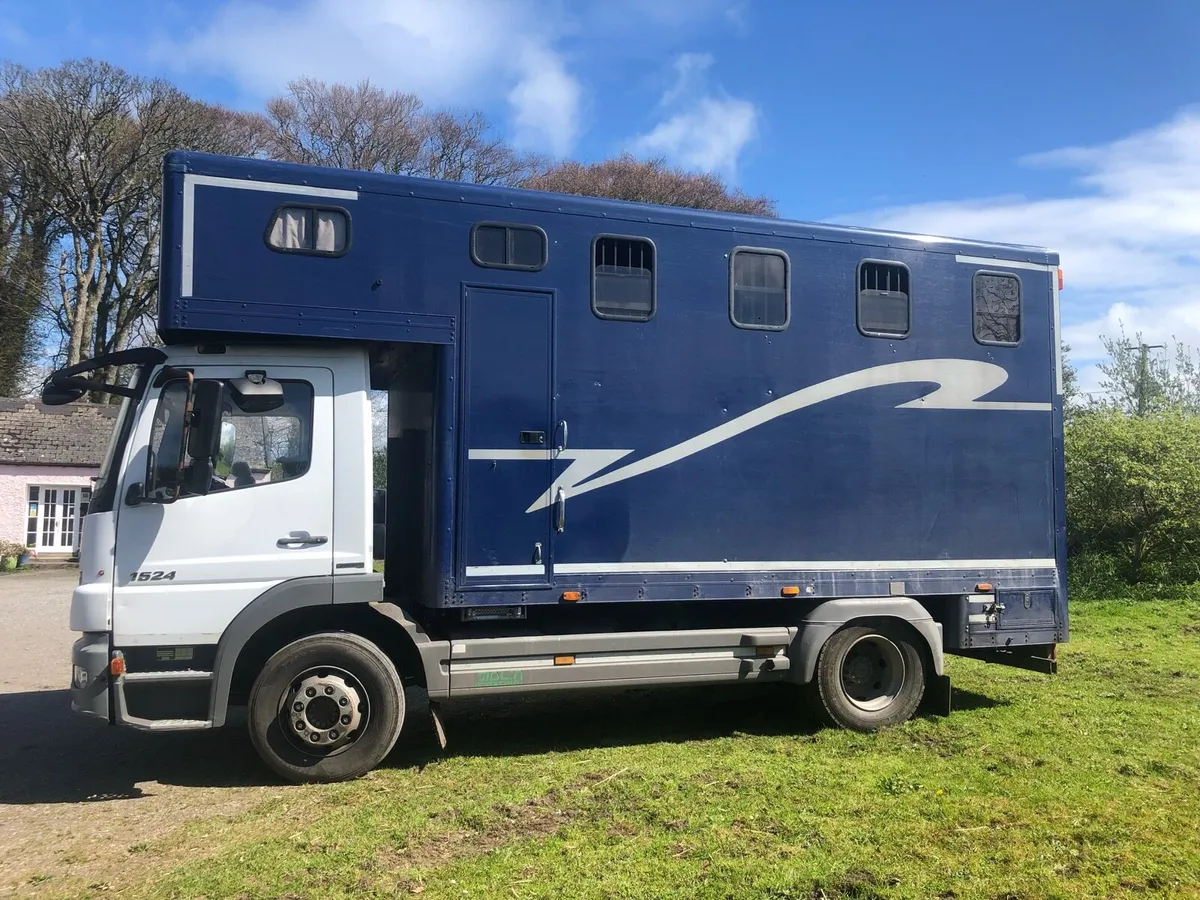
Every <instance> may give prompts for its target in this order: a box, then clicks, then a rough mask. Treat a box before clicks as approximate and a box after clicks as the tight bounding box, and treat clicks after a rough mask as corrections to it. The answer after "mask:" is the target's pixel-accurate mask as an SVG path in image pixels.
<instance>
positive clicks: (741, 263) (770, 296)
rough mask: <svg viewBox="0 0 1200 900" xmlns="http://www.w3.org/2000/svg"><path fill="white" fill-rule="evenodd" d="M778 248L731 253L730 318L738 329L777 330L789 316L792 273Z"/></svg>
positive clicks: (739, 250) (784, 255)
mask: <svg viewBox="0 0 1200 900" xmlns="http://www.w3.org/2000/svg"><path fill="white" fill-rule="evenodd" d="M789 269H790V267H789V265H788V258H787V255H786V254H784V253H782V252H780V251H779V250H747V249H744V248H738V249H736V250H734V251H733V253H732V254H731V262H730V279H729V318H730V319H731V320H732V321H733V324H734V325H736V326H737V327H738V328H756V329H762V330H765V331H780V330H782V329H784V328H786V327H787V324H788V321H789V319H790V318H791V296H790V295H791V273H790V271H789Z"/></svg>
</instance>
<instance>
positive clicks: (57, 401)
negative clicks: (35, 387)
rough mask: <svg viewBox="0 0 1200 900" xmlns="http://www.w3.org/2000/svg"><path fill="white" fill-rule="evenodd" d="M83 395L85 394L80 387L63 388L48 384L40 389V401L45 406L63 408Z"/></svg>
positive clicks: (51, 383)
mask: <svg viewBox="0 0 1200 900" xmlns="http://www.w3.org/2000/svg"><path fill="white" fill-rule="evenodd" d="M85 393H87V392H86V391H85V390H84V389H83V388H81V387H63V386H62V385H58V384H54V383H53V382H50V383H47V384H46V385H45V386H44V387H43V388H42V398H41V399H42V402H43V403H45V404H46V405H47V406H63V405H65V404H67V403H74V402H75V401H76V400H78V399H79V398H80V397H82V396H83V395H84V394H85Z"/></svg>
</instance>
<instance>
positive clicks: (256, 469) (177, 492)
mask: <svg viewBox="0 0 1200 900" xmlns="http://www.w3.org/2000/svg"><path fill="white" fill-rule="evenodd" d="M280 384H281V385H282V387H283V402H282V404H281V405H279V406H278V407H276V408H274V409H271V410H269V411H265V412H263V411H246V410H244V409H242V408H240V407H239V406H238V405H237V403H236V402H234V400H232V399H231V396H230V392H229V391H224V392H223V394H222V397H223V399H222V403H221V429H220V443H219V449H218V452H217V455H216V457H215V458H214V459H213V469H212V478H211V480H210V484H209V487H208V493H210V494H211V493H215V492H220V491H228V490H241V489H244V488H251V487H259V486H262V485H267V484H275V483H278V482H282V481H290V480H292V479H294V478H300V477H301V476H303V475H304V474H305V473H306V472H307V471H308V469H309V466H310V464H311V462H312V425H313V387H312V385H311V384H309V383H308V382H306V381H295V380H285V381H281V382H280ZM187 394H188V384H187V381H186V379H182V378H177V379H172V380H170V381H168V382H167V383H166V384H164V385H163V388H162V392H161V393H160V395H159V398H158V403H157V406H156V407H155V411H154V422H153V424H152V426H151V431H150V447H149V453H150V458H149V465H148V468H147V483H146V486H145V494H146V497H147V499H150V500H169V499H171V498H172V497H175V496H180V497H183V496H189V495H192V494H193V493H194V492H193V491H191V490H189V488H188V485H190V484H192V481H191V471H190V470H191V466H192V463H193V461H192V459H191V457H190V456H188V454H187V451H186V447H185V446H184V440H185V437H184V435H185V432H186V429H185V427H184V419H185V415H186V405H187Z"/></svg>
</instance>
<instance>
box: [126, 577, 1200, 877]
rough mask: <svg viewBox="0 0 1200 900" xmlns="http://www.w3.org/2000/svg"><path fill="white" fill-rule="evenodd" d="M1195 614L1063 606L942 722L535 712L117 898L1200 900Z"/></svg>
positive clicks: (303, 795) (197, 851) (745, 696)
mask: <svg viewBox="0 0 1200 900" xmlns="http://www.w3.org/2000/svg"><path fill="white" fill-rule="evenodd" d="M1198 620H1200V600H1198V599H1196V595H1195V594H1192V595H1191V597H1190V599H1176V600H1172V601H1153V602H1144V603H1129V602H1115V601H1114V602H1095V603H1086V604H1077V605H1076V606H1075V607H1074V609H1073V620H1072V624H1073V632H1072V641H1071V642H1070V643H1069V644H1067V645H1066V646H1065V647H1063V648H1062V650H1061V658H1060V674H1059V675H1058V676H1055V677H1049V676H1042V675H1037V674H1034V673H1029V672H1022V671H1019V670H1013V669H1008V668H1004V667H1000V666H989V665H985V664H982V663H976V662H974V661H970V660H961V659H952V660H951V662H950V672H951V675H952V677H953V679H954V681H955V687H956V693H955V704H956V706H957V707H959V708H958V709H957V710H956V711H955V712H954V714H953V715H952V716H951V717H949V718H920V719H917V720H914V721H913V722H911V723H909V724H907V725H905V726H903V727H900V728H896V729H894V730H891V731H888V732H886V733H881V734H877V735H859V734H852V733H848V732H842V731H834V730H819V729H817V728H816V727H815V726H814V725H813V724H812V723H811V722H810V721H809V720H808V719H807V718H806V716H805V715H804V714H802V713H800V712H798V711H795V709H794V707H793V706H792V705H791V704H792V701H793V695H792V694H791V693H789V692H788V691H787V690H780V691H775V690H766V691H760V690H755V689H752V690H746V689H736V688H735V689H732V690H719V691H717V690H711V689H707V690H692V689H687V690H680V691H675V692H669V691H658V692H653V693H650V694H648V695H646V696H637V697H634V698H629V697H624V698H619V699H618V698H614V699H606V700H595V699H588V700H583V699H581V698H575V699H571V698H563V699H560V700H546V699H539V700H537V701H533V702H529V703H521V704H516V705H514V706H513V707H511V708H506V709H504V710H499V711H498V710H486V709H485V710H481V711H475V712H473V713H472V714H470V715H467V716H463V717H455V718H452V719H450V720H449V722H448V724H447V732H448V736H449V740H450V746H449V749H448V752H447V753H446V754H444V755H443V754H440V753H438V752H437V751H436V748H435V747H433V746H432V737H431V736H430V733H429V731H428V729H427V728H426V726H425V725H424V723H423V722H419V723H414V724H415V725H416V728H415V733H414V734H410V735H408V736H406V737H402V738H401V743H402V745H403V746H402V747H401V748H400V749H398V750H397V752H396V754H394V757H393V759H391V760H389V763H388V766H387V767H385V768H383V769H381V770H379V771H377V772H375V773H372V774H371V775H370V776H368V777H367V778H365V779H363V780H360V781H358V782H354V783H351V784H343V785H333V786H312V787H300V788H288V789H284V790H282V791H281V792H280V795H279V797H278V798H277V799H275V800H273V801H271V802H270V803H268V804H267V805H265V806H262V807H260V808H258V809H256V810H254V811H252V812H251V813H248V814H245V815H243V816H241V817H239V818H237V819H234V820H232V821H229V822H221V823H212V822H209V823H203V824H201V825H198V826H194V827H191V828H189V829H187V830H185V831H184V832H182V833H180V834H177V835H174V836H172V837H168V838H164V839H163V840H161V841H160V842H158V844H157V845H155V846H154V847H153V850H154V851H155V853H156V854H159V858H161V860H162V866H163V868H161V869H159V870H157V871H155V872H151V873H149V877H147V878H145V879H139V883H138V884H135V885H131V886H130V887H129V889H128V890H127V891H126V893H125V894H123V896H126V895H129V896H145V897H189V898H190V897H210V898H218V897H240V896H245V897H322V898H338V897H350V896H355V897H360V896H365V897H380V898H382V897H395V896H412V895H416V894H419V895H421V896H423V897H425V898H451V897H453V898H466V897H477V898H478V897H483V898H493V897H495V898H509V897H515V898H563V897H569V898H572V900H584V898H601V897H630V898H636V897H645V898H689V900H690V898H722V900H723V898H729V897H733V898H742V897H750V898H774V900H782V898H884V897H886V898H893V897H895V898H901V897H905V898H988V900H999V898H1013V900H1015V898H1022V900H1025V898H1043V897H1046V898H1050V897H1073V898H1089V900H1090V898H1099V897H1200V887H1197V886H1198V885H1200V703H1198V700H1200V626H1198V625H1197V624H1196V622H1197V621H1198Z"/></svg>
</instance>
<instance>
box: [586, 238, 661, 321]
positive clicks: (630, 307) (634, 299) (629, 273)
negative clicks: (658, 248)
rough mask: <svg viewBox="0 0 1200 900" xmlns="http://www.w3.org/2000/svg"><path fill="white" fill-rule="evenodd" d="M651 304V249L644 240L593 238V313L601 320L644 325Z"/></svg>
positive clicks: (652, 275)
mask: <svg viewBox="0 0 1200 900" xmlns="http://www.w3.org/2000/svg"><path fill="white" fill-rule="evenodd" d="M654 304H655V285H654V245H653V244H652V243H650V242H649V241H647V240H645V239H643V238H622V237H598V238H596V242H595V244H594V245H593V250H592V312H594V313H595V314H596V315H597V316H599V317H600V318H602V319H626V320H628V321H633V322H645V321H647V320H648V319H649V318H650V317H651V316H653V315H654Z"/></svg>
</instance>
